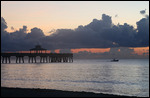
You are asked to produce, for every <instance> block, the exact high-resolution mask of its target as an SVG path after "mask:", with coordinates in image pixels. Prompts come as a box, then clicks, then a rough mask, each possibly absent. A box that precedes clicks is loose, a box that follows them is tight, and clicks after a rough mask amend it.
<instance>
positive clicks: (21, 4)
mask: <svg viewBox="0 0 150 98" xmlns="http://www.w3.org/2000/svg"><path fill="white" fill-rule="evenodd" d="M145 9H146V13H147V14H149V13H148V12H149V1H36V2H35V1H1V16H2V17H4V18H5V20H6V21H7V24H8V28H7V30H8V31H13V30H19V28H21V27H22V26H23V25H26V26H28V30H29V31H30V29H31V28H33V27H38V28H41V29H42V30H43V32H44V33H45V34H46V35H49V33H48V32H50V31H51V30H53V29H62V28H64V29H66V28H67V29H75V28H77V27H78V26H79V25H87V24H88V23H90V22H91V21H92V20H93V19H94V18H96V19H101V15H102V14H103V13H105V14H107V15H110V16H111V17H112V21H113V23H114V24H118V23H120V24H123V23H128V24H131V25H133V26H135V27H136V22H137V21H138V20H140V19H141V18H142V17H143V16H142V15H140V14H139V11H141V10H145ZM12 27H13V30H12V29H11V28H12Z"/></svg>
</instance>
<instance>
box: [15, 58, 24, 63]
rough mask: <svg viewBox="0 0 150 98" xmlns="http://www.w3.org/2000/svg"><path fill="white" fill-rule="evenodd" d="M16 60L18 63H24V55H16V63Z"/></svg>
mask: <svg viewBox="0 0 150 98" xmlns="http://www.w3.org/2000/svg"><path fill="white" fill-rule="evenodd" d="M18 61H19V63H21V61H22V63H24V56H16V63H18Z"/></svg>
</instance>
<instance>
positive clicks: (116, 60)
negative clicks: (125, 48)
mask: <svg viewBox="0 0 150 98" xmlns="http://www.w3.org/2000/svg"><path fill="white" fill-rule="evenodd" d="M118 61H119V59H112V60H111V62H118Z"/></svg>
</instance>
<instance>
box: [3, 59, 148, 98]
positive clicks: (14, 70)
mask: <svg viewBox="0 0 150 98" xmlns="http://www.w3.org/2000/svg"><path fill="white" fill-rule="evenodd" d="M14 62H15V61H14ZM1 87H17V88H18V87H19V88H42V89H56V90H65V91H84V92H94V93H104V94H116V95H126V96H138V97H149V59H120V60H119V62H110V59H80V60H79V59H75V60H74V62H73V63H23V64H16V63H11V64H1Z"/></svg>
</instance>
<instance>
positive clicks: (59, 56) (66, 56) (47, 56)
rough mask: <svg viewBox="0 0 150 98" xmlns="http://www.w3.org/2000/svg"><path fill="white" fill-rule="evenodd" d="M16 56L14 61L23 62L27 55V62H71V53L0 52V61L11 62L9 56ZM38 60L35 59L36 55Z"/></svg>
mask: <svg viewBox="0 0 150 98" xmlns="http://www.w3.org/2000/svg"><path fill="white" fill-rule="evenodd" d="M12 56H14V57H16V63H25V61H24V57H25V56H27V57H28V63H38V62H39V63H51V62H73V54H72V53H1V63H11V57H12ZM38 56H39V57H40V61H37V59H36V58H37V57H38Z"/></svg>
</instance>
